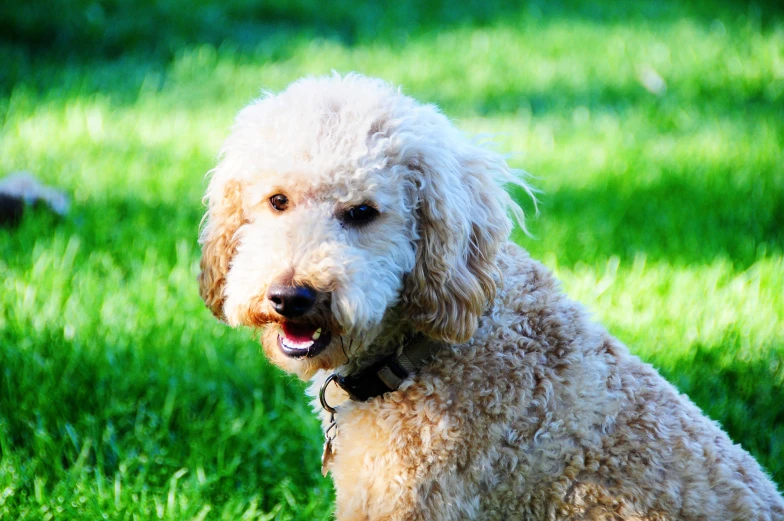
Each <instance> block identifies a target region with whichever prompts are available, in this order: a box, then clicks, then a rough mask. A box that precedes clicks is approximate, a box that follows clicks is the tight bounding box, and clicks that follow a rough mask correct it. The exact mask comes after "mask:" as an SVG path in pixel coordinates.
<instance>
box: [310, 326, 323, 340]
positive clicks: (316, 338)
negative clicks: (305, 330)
mask: <svg viewBox="0 0 784 521" xmlns="http://www.w3.org/2000/svg"><path fill="white" fill-rule="evenodd" d="M320 336H321V328H318V329H317V330H315V331H314V332H313V336H312V337H310V338H312V339H313V340H318V339H319V337H320Z"/></svg>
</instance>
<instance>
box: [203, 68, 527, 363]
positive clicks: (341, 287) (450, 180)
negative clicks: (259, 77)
mask: <svg viewBox="0 0 784 521" xmlns="http://www.w3.org/2000/svg"><path fill="white" fill-rule="evenodd" d="M510 180H513V179H512V178H511V176H510V175H509V171H508V169H507V168H506V165H505V163H504V161H503V160H502V159H501V158H500V157H499V156H497V155H496V154H494V153H491V152H489V151H487V150H485V149H482V148H480V147H477V146H474V145H472V144H470V143H469V142H468V141H466V140H465V138H463V136H462V135H461V134H460V133H459V132H457V131H456V130H455V129H454V128H453V127H452V126H451V125H450V123H449V122H448V121H447V120H446V118H444V117H443V116H442V115H441V114H440V113H438V111H437V110H435V109H434V108H433V107H430V106H422V105H419V104H417V103H416V102H415V101H414V100H412V99H411V98H408V97H406V96H403V95H402V94H400V93H399V92H397V91H395V90H393V89H392V88H391V87H389V86H388V85H386V84H384V83H382V82H380V81H377V80H370V79H367V78H363V77H360V76H356V75H350V76H347V77H345V78H339V77H335V76H333V77H329V78H321V79H308V80H302V81H300V82H297V83H295V84H293V85H292V86H290V87H289V88H288V89H287V90H286V91H284V92H283V93H281V94H279V95H277V96H271V95H269V96H266V97H265V98H263V99H261V100H260V101H258V102H256V103H254V104H252V105H251V106H249V107H247V108H246V109H244V110H243V111H242V112H241V113H240V115H239V116H238V118H237V122H236V124H235V127H234V130H233V132H232V134H231V136H230V137H229V139H228V140H227V141H226V144H225V145H224V148H223V152H222V158H221V161H220V163H219V164H218V166H217V167H216V169H215V171H214V172H213V176H212V179H211V181H210V186H209V189H208V192H207V200H208V211H207V215H206V223H205V226H204V229H203V231H202V235H201V239H200V242H201V243H202V246H203V257H202V273H201V274H200V276H199V281H200V289H201V295H202V298H203V299H204V301H205V302H206V304H207V305H208V306H209V307H210V309H211V310H212V312H213V313H214V314H215V315H216V316H217V317H219V318H221V319H224V320H225V321H226V322H228V323H229V324H231V325H235V326H237V325H246V326H251V327H254V328H260V329H261V330H262V343H263V345H264V349H265V352H266V354H267V355H268V356H269V358H270V359H271V360H272V361H273V362H274V363H276V364H277V365H279V366H281V367H282V368H284V369H286V370H288V371H291V372H294V373H297V374H298V375H300V376H301V377H303V378H308V377H309V376H311V375H312V374H313V372H315V371H316V370H317V369H331V368H336V367H338V366H341V365H343V364H346V363H352V362H357V361H358V360H361V359H362V357H363V356H364V355H369V354H378V353H377V352H374V351H373V350H374V349H375V350H376V351H378V350H384V349H388V348H387V347H386V341H387V340H389V339H390V338H392V337H395V336H404V335H407V334H411V333H413V332H415V331H418V332H423V333H425V334H427V335H430V336H432V337H434V338H437V339H440V340H443V341H446V342H463V341H465V340H467V339H468V338H470V336H471V335H472V334H473V332H474V330H475V328H476V325H477V320H478V317H479V315H480V314H481V313H482V311H483V310H484V308H485V307H486V305H487V303H488V301H489V300H490V299H492V298H493V296H494V294H495V289H496V284H497V283H498V274H497V269H496V267H495V263H494V259H495V253H496V250H497V247H498V244H499V243H500V242H501V241H502V240H503V239H505V238H506V236H507V235H508V232H509V226H510V223H509V219H508V217H507V215H506V210H507V208H508V207H509V206H512V207H513V208H516V207H514V206H513V203H511V200H510V199H509V197H508V196H507V195H506V193H505V192H504V191H503V190H502V189H501V188H500V187H499V181H501V182H503V181H510Z"/></svg>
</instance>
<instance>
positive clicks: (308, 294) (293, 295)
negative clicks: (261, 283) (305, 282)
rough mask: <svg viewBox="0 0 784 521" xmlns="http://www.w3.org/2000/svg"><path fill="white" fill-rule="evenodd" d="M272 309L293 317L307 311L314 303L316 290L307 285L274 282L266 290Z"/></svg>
mask: <svg viewBox="0 0 784 521" xmlns="http://www.w3.org/2000/svg"><path fill="white" fill-rule="evenodd" d="M267 299H269V301H270V303H272V309H274V310H275V311H276V312H278V313H280V314H281V315H283V316H284V317H287V318H294V317H299V316H302V315H304V314H305V313H307V312H308V311H309V310H310V308H312V307H313V304H315V303H316V290H314V289H313V288H311V287H309V286H284V285H281V284H274V285H273V286H271V287H270V289H269V291H267Z"/></svg>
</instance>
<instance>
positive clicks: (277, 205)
mask: <svg viewBox="0 0 784 521" xmlns="http://www.w3.org/2000/svg"><path fill="white" fill-rule="evenodd" d="M270 205H272V207H273V208H274V209H276V210H277V211H279V212H282V211H283V210H286V209H287V208H288V207H289V198H288V197H286V196H285V195H283V194H275V195H273V196H272V197H270Z"/></svg>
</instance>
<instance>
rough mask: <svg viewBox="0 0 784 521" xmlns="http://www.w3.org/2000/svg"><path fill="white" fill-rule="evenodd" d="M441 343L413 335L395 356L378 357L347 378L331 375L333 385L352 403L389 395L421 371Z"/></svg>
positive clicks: (442, 345)
mask: <svg viewBox="0 0 784 521" xmlns="http://www.w3.org/2000/svg"><path fill="white" fill-rule="evenodd" d="M442 347H444V344H442V343H440V342H436V341H434V340H431V339H429V338H427V337H425V336H423V335H417V336H415V337H414V338H413V339H411V341H409V343H408V344H407V345H406V346H405V347H404V348H403V350H402V352H401V353H400V354H399V355H390V356H388V357H386V358H382V359H381V360H379V361H378V362H376V363H374V364H373V365H371V366H370V367H367V368H365V369H363V370H362V371H360V372H358V373H355V374H351V375H348V376H341V375H334V376H335V378H334V379H335V382H336V383H337V384H338V385H339V386H340V387H341V388H342V389H343V390H344V391H346V392H347V393H348V395H349V396H350V397H351V399H352V400H355V401H358V402H364V401H367V400H370V399H371V398H375V397H376V396H381V395H382V394H385V393H388V392H391V391H394V390H396V389H397V388H398V387H400V384H402V383H403V381H404V380H405V379H406V378H408V377H409V376H411V375H413V374H416V372H417V371H419V370H420V369H422V368H423V367H424V366H425V365H426V364H427V363H428V362H429V361H430V359H431V358H433V356H434V355H435V354H436V353H437V352H438V351H439V350H440V349H441V348H442Z"/></svg>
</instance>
